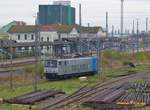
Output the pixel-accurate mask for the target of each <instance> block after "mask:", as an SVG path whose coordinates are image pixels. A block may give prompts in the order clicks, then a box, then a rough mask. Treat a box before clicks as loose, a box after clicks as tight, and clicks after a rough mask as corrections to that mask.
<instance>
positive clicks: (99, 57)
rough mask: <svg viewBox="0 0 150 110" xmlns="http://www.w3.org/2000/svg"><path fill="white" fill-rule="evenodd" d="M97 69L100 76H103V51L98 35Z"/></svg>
mask: <svg viewBox="0 0 150 110" xmlns="http://www.w3.org/2000/svg"><path fill="white" fill-rule="evenodd" d="M96 50H97V70H98V77H99V79H100V78H101V72H102V55H101V54H102V53H101V48H100V38H99V37H98V35H97V47H96Z"/></svg>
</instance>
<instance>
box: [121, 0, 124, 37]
mask: <svg viewBox="0 0 150 110" xmlns="http://www.w3.org/2000/svg"><path fill="white" fill-rule="evenodd" d="M123 2H124V0H121V37H123V17H124V6H123Z"/></svg>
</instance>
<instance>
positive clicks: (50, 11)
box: [38, 1, 75, 25]
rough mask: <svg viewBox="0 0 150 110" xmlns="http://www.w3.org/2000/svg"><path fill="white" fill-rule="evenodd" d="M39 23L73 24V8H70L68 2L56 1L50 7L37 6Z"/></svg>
mask: <svg viewBox="0 0 150 110" xmlns="http://www.w3.org/2000/svg"><path fill="white" fill-rule="evenodd" d="M38 19H39V23H40V24H41V25H48V24H66V25H74V24H75V8H73V7H71V2H69V1H66V2H64V1H60V2H59V1H57V2H54V3H53V4H52V5H39V13H38Z"/></svg>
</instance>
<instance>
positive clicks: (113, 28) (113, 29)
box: [111, 25, 114, 37]
mask: <svg viewBox="0 0 150 110" xmlns="http://www.w3.org/2000/svg"><path fill="white" fill-rule="evenodd" d="M111 34H112V37H114V25H112V32H111Z"/></svg>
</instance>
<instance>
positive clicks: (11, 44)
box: [10, 36, 13, 90]
mask: <svg viewBox="0 0 150 110" xmlns="http://www.w3.org/2000/svg"><path fill="white" fill-rule="evenodd" d="M10 41H11V43H10V55H11V56H10V65H11V71H10V89H11V90H13V70H12V69H13V68H12V65H13V61H12V59H13V48H12V46H13V43H12V36H11V37H10Z"/></svg>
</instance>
